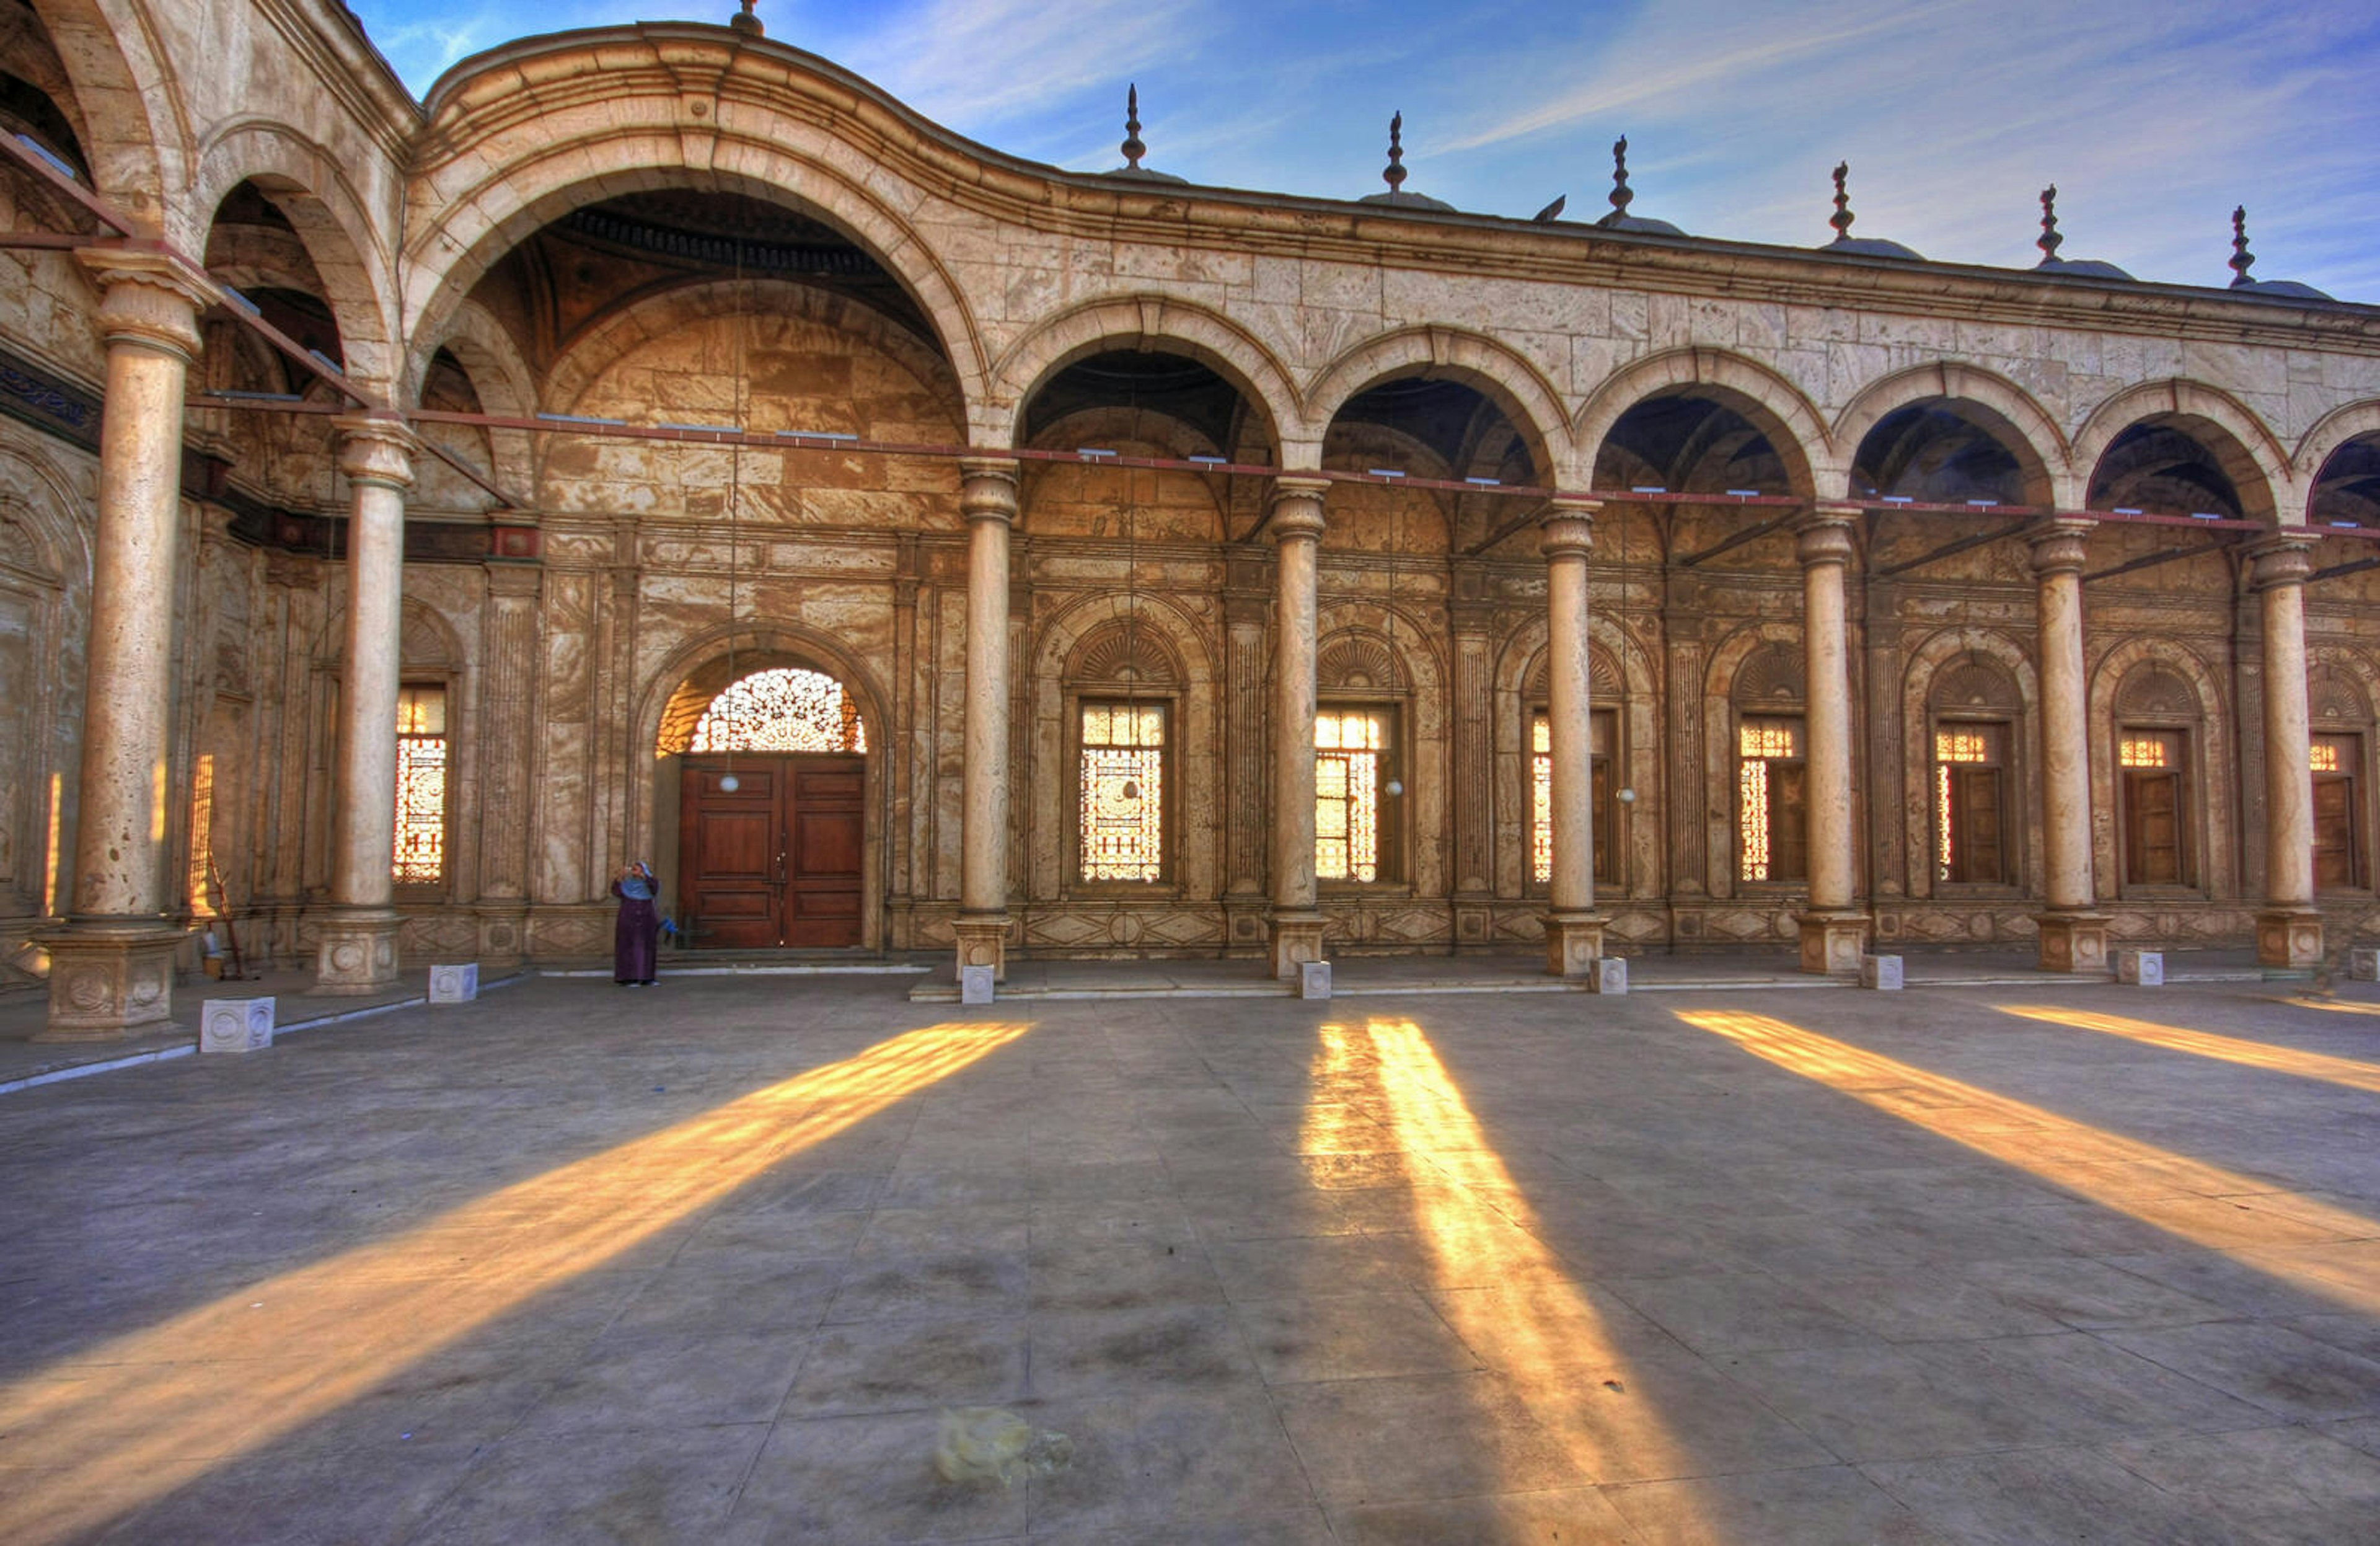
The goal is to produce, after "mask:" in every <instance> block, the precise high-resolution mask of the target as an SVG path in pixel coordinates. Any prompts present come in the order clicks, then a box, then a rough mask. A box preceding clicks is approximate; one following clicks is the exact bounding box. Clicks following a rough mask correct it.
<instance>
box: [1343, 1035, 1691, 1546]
mask: <svg viewBox="0 0 2380 1546" xmlns="http://www.w3.org/2000/svg"><path fill="white" fill-rule="evenodd" d="M1321 1037H1322V1045H1321V1048H1320V1050H1319V1051H1318V1053H1316V1055H1315V1060H1314V1067H1313V1078H1314V1094H1313V1099H1312V1101H1311V1102H1310V1103H1309V1105H1308V1107H1307V1117H1306V1124H1305V1132H1304V1134H1303V1135H1302V1141H1301V1144H1300V1147H1301V1149H1303V1150H1305V1152H1307V1153H1309V1154H1327V1153H1331V1152H1334V1151H1340V1150H1357V1151H1360V1150H1365V1149H1372V1150H1379V1149H1383V1148H1385V1149H1387V1150H1392V1151H1395V1152H1398V1153H1402V1154H1405V1155H1412V1156H1418V1157H1420V1158H1421V1159H1422V1160H1423V1161H1424V1162H1425V1163H1426V1164H1427V1167H1428V1169H1429V1170H1431V1171H1435V1172H1439V1173H1442V1174H1443V1176H1444V1179H1442V1180H1436V1179H1432V1178H1431V1177H1430V1176H1429V1175H1426V1174H1416V1175H1415V1176H1414V1177H1413V1179H1414V1182H1415V1186H1414V1189H1413V1219H1412V1230H1413V1233H1414V1235H1415V1236H1416V1237H1417V1238H1418V1239H1419V1241H1420V1242H1421V1245H1422V1247H1423V1248H1424V1250H1425V1251H1426V1253H1427V1257H1428V1260H1429V1265H1430V1269H1431V1279H1432V1282H1431V1283H1426V1284H1423V1285H1422V1286H1423V1287H1424V1288H1425V1289H1429V1288H1431V1287H1433V1286H1435V1287H1437V1288H1439V1289H1445V1288H1451V1287H1459V1286H1462V1285H1469V1284H1480V1283H1482V1282H1483V1281H1484V1282H1491V1283H1493V1284H1496V1285H1497V1286H1496V1288H1495V1289H1494V1290H1493V1299H1492V1304H1491V1305H1489V1304H1483V1305H1482V1306H1480V1307H1478V1309H1476V1310H1475V1311H1474V1312H1473V1313H1469V1314H1464V1313H1462V1312H1460V1311H1456V1312H1449V1311H1448V1310H1447V1309H1446V1307H1445V1305H1444V1303H1443V1302H1442V1303H1441V1307H1440V1308H1441V1313H1448V1314H1449V1319H1450V1320H1451V1321H1454V1322H1455V1323H1456V1330H1457V1332H1458V1333H1460V1334H1461V1335H1462V1337H1463V1340H1464V1341H1465V1342H1466V1343H1468V1344H1469V1345H1471V1346H1472V1347H1473V1348H1474V1349H1475V1350H1476V1351H1477V1352H1478V1354H1479V1355H1480V1357H1482V1358H1483V1359H1485V1360H1486V1361H1487V1362H1488V1365H1489V1366H1490V1367H1491V1368H1492V1369H1495V1371H1496V1372H1497V1373H1498V1374H1500V1376H1501V1377H1502V1378H1503V1380H1504V1382H1506V1383H1507V1384H1508V1385H1509V1387H1510V1388H1511V1390H1512V1394H1514V1395H1515V1396H1516V1397H1517V1398H1518V1400H1519V1401H1520V1403H1521V1405H1522V1406H1524V1408H1526V1410H1527V1413H1528V1415H1529V1417H1530V1418H1533V1419H1534V1420H1535V1421H1536V1422H1537V1423H1538V1424H1539V1425H1540V1426H1542V1427H1543V1428H1544V1429H1545V1430H1547V1431H1548V1433H1549V1434H1550V1435H1551V1436H1552V1437H1553V1438H1554V1440H1555V1441H1556V1442H1557V1443H1560V1445H1561V1446H1562V1448H1563V1449H1564V1450H1565V1451H1566V1452H1567V1453H1568V1455H1570V1457H1571V1459H1572V1460H1573V1463H1575V1464H1576V1465H1577V1466H1578V1467H1580V1468H1581V1469H1582V1470H1584V1471H1585V1473H1586V1475H1587V1476H1588V1477H1590V1478H1592V1479H1596V1480H1598V1481H1603V1480H1610V1479H1615V1478H1620V1479H1631V1480H1635V1479H1652V1478H1677V1477H1691V1476H1694V1475H1695V1474H1697V1469H1698V1467H1696V1465H1695V1463H1694V1458H1693V1456H1692V1454H1691V1452H1690V1451H1689V1450H1688V1449H1687V1448H1686V1447H1685V1446H1684V1445H1682V1444H1681V1443H1680V1442H1679V1440H1678V1437H1677V1435H1676V1434H1675V1433H1673V1432H1672V1431H1670V1429H1669V1427H1668V1426H1667V1425H1666V1424H1665V1423H1664V1422H1663V1421H1662V1420H1661V1418H1660V1417H1659V1415H1658V1413H1657V1412H1655V1411H1653V1410H1652V1409H1651V1408H1650V1406H1649V1405H1648V1404H1647V1402H1646V1401H1645V1398H1644V1396H1643V1395H1642V1394H1641V1393H1640V1392H1633V1391H1632V1390H1631V1389H1630V1388H1629V1387H1630V1386H1631V1385H1633V1380H1631V1379H1630V1378H1629V1374H1630V1372H1631V1371H1630V1370H1629V1369H1628V1359H1627V1357H1626V1355H1625V1353H1624V1352H1623V1351H1622V1350H1621V1347H1620V1346H1619V1345H1618V1342H1617V1339H1616V1338H1615V1337H1614V1336H1613V1335H1612V1334H1611V1332H1610V1330H1609V1326H1608V1323H1607V1321H1606V1318H1605V1316H1604V1315H1603V1314H1602V1313H1601V1312H1600V1311H1599V1310H1598V1309H1597V1307H1596V1305H1595V1303H1594V1302H1593V1301H1592V1299H1590V1297H1589V1296H1588V1295H1587V1293H1586V1291H1585V1289H1583V1288H1582V1287H1581V1286H1580V1284H1578V1283H1577V1281H1576V1269H1574V1268H1573V1267H1572V1266H1571V1264H1570V1263H1568V1262H1566V1261H1564V1260H1562V1259H1561V1257H1560V1253H1558V1252H1557V1251H1555V1250H1554V1249H1553V1248H1551V1247H1549V1246H1548V1245H1546V1244H1545V1243H1544V1242H1543V1241H1542V1240H1540V1239H1539V1238H1538V1236H1537V1232H1536V1224H1537V1221H1536V1215H1535V1213H1534V1212H1533V1211H1531V1209H1530V1207H1529V1205H1528V1202H1527V1200H1526V1199H1525V1198H1524V1196H1523V1194H1522V1192H1521V1190H1520V1187H1518V1186H1517V1185H1516V1184H1515V1183H1514V1182H1513V1180H1512V1175H1511V1172H1510V1171H1509V1170H1508V1169H1507V1167H1506V1166H1505V1163H1504V1162H1503V1160H1502V1159H1501V1158H1500V1157H1499V1155H1498V1154H1497V1151H1496V1149H1495V1147H1494V1145H1493V1144H1492V1143H1491V1142H1490V1141H1489V1140H1488V1136H1487V1134H1486V1133H1485V1132H1484V1131H1483V1130H1482V1129H1481V1127H1480V1125H1479V1121H1478V1118H1477V1117H1476V1116H1475V1115H1474V1114H1472V1111H1471V1107H1470V1104H1469V1102H1466V1101H1465V1100H1464V1099H1463V1092H1462V1090H1461V1088H1460V1087H1459V1086H1457V1084H1456V1083H1455V1081H1454V1078H1453V1076H1452V1075H1451V1074H1450V1073H1449V1072H1448V1070H1447V1068H1446V1065H1445V1064H1444V1063H1442V1062H1441V1061H1440V1060H1439V1055H1438V1053H1437V1051H1436V1049H1434V1048H1433V1047H1432V1046H1431V1045H1430V1041H1429V1038H1428V1036H1427V1034H1426V1033H1425V1032H1424V1031H1423V1030H1422V1029H1421V1027H1420V1026H1418V1025H1416V1024H1415V1023H1414V1022H1413V1021H1412V1020H1409V1019H1402V1018H1373V1019H1369V1020H1366V1022H1365V1023H1364V1024H1362V1025H1360V1026H1354V1025H1339V1024H1329V1025H1325V1026H1323V1027H1322V1030H1321ZM1460 1298H1463V1296H1459V1295H1453V1294H1446V1295H1442V1296H1441V1300H1442V1301H1444V1300H1453V1299H1460ZM1696 1539H1698V1540H1699V1539H1704V1537H1703V1536H1699V1535H1698V1536H1696Z"/></svg>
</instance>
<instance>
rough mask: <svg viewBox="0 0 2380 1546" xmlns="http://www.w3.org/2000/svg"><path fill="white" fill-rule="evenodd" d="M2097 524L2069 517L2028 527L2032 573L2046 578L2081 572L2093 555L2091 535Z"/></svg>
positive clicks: (2026, 532)
mask: <svg viewBox="0 0 2380 1546" xmlns="http://www.w3.org/2000/svg"><path fill="white" fill-rule="evenodd" d="M2098 524H2099V523H2098V522H2097V521H2095V520H2078V519H2074V518H2071V517H2068V518H2061V519H2055V520H2046V521H2043V522H2041V523H2040V524H2039V525H2037V526H2031V527H2027V528H2026V529H2025V533H2024V540H2025V541H2026V542H2029V543H2031V544H2032V546H2033V572H2034V574H2035V575H2036V576H2039V577H2040V578H2045V579H2046V578H2048V577H2049V576H2051V575H2060V574H2079V573H2081V572H2082V569H2083V560H2084V559H2085V558H2086V557H2088V556H2089V555H2090V547H2091V533H2092V531H2093V530H2095V528H2096V527H2097V526H2098Z"/></svg>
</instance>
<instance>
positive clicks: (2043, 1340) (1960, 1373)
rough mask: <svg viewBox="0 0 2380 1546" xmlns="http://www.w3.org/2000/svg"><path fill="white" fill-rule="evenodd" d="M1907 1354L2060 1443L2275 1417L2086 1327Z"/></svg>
mask: <svg viewBox="0 0 2380 1546" xmlns="http://www.w3.org/2000/svg"><path fill="white" fill-rule="evenodd" d="M1910 1352H1911V1354H1912V1355H1913V1357H1916V1358H1917V1359H1918V1360H1919V1361H1921V1362H1923V1363H1925V1365H1927V1366H1928V1367H1929V1368H1932V1369H1937V1370H1938V1371H1939V1372H1940V1377H1941V1380H1942V1382H1943V1383H1944V1384H1945V1385H1946V1386H1954V1387H1957V1388H1960V1389H1963V1390H1973V1391H1977V1392H1981V1393H1985V1394H1990V1395H1994V1396H1997V1397H1998V1398H1999V1399H2000V1400H2002V1401H2005V1402H2007V1403H2008V1404H2009V1405H2010V1406H2018V1407H2021V1408H2022V1409H2023V1410H2024V1411H2026V1412H2027V1413H2029V1414H2031V1415H2032V1416H2033V1417H2034V1418H2036V1419H2038V1420H2039V1421H2040V1422H2041V1423H2042V1424H2043V1425H2044V1426H2045V1427H2046V1430H2048V1431H2049V1432H2050V1433H2052V1434H2054V1435H2055V1436H2056V1437H2057V1438H2058V1439H2061V1440H2071V1441H2075V1442H2078V1443H2095V1442H2099V1441H2104V1440H2108V1439H2114V1438H2118V1437H2120V1436H2123V1435H2127V1434H2143V1433H2158V1432H2168V1431H2175V1430H2213V1429H2223V1428H2253V1427H2257V1426H2260V1425H2262V1424H2264V1423H2265V1422H2268V1421H2269V1420H2271V1419H2270V1418H2268V1417H2267V1416H2266V1415H2265V1413H2264V1412H2263V1410H2262V1409H2261V1408H2258V1407H2255V1406H2250V1405H2248V1404H2247V1403H2245V1402H2242V1401H2239V1400H2235V1399H2234V1398H2232V1397H2231V1396H2228V1395H2226V1394H2223V1393H2222V1392H2221V1391H2219V1390H2216V1388H2215V1387H2214V1386H2212V1385H2206V1384H2202V1383H2200V1382H2198V1381H2196V1380H2193V1379H2189V1378H2187V1377H2185V1376H2183V1375H2180V1374H2177V1373H2175V1372H2174V1371H2173V1370H2171V1369H2166V1368H2164V1367H2163V1366H2161V1365H2159V1364H2156V1363H2155V1362H2152V1361H2151V1360H2149V1359H2148V1358H2145V1357H2139V1356H2137V1355H2135V1354H2133V1353H2130V1352H2127V1351H2125V1350H2124V1349H2123V1348H2122V1347H2121V1346H2119V1345H2111V1344H2110V1343H2109V1342H2107V1341H2106V1340H2103V1339H2102V1338H2101V1337H2100V1336H2098V1335H2094V1334H2091V1333H2083V1332H2061V1333H2055V1334H2051V1335H2046V1336H2012V1337H1993V1338H1987V1339H1981V1340H1974V1341H1965V1342H1935V1343H1924V1344H1919V1345H1915V1346H1913V1347H1912V1348H1911V1349H1910Z"/></svg>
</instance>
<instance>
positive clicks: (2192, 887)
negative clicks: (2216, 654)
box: [2090, 637, 2240, 902]
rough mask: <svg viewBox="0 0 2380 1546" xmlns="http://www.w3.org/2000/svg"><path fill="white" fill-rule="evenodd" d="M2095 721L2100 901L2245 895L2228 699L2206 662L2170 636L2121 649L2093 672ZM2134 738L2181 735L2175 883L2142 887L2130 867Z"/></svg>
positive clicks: (2173, 750) (2173, 747) (2174, 747)
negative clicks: (2129, 762)
mask: <svg viewBox="0 0 2380 1546" xmlns="http://www.w3.org/2000/svg"><path fill="white" fill-rule="evenodd" d="M2090 723H2091V783H2092V801H2091V804H2092V823H2093V832H2092V835H2093V849H2094V852H2093V863H2094V874H2095V878H2096V883H2097V887H2098V890H2099V893H2100V895H2102V896H2114V897H2130V898H2137V899H2145V900H2149V901H2152V902H2153V901H2155V900H2156V899H2159V898H2175V899H2181V900H2187V899H2190V898H2192V897H2199V896H2204V897H2208V898H2214V899H2224V898H2230V897H2236V896H2237V895H2239V878H2238V869H2237V866H2236V864H2235V862H2234V859H2233V852H2234V846H2233V842H2232V835H2233V834H2232V822H2233V821H2234V819H2235V818H2234V816H2233V813H2234V812H2236V811H2237V810H2239V809H2240V806H2239V795H2238V766H2237V763H2236V761H2235V760H2234V758H2233V756H2232V755H2231V753H2230V751H2229V748H2230V746H2231V744H2232V743H2231V739H2230V736H2231V726H2230V724H2229V716H2228V712H2227V710H2226V704H2225V698H2224V694H2223V692H2222V689H2221V688H2220V687H2219V686H2218V685H2217V683H2216V679H2215V676H2214V674H2213V672H2211V671H2210V670H2209V669H2208V668H2207V666H2206V664H2205V663H2204V662H2203V661H2201V660H2200V659H2199V658H2198V656H2197V655H2196V654H2195V653H2193V652H2192V651H2190V650H2189V649H2188V648H2187V647H2185V646H2183V645H2180V644H2179V643H2176V642H2174V641H2172V640H2170V639H2163V638H2152V637H2136V638H2132V639H2126V640H2123V641H2122V642H2120V643H2118V644H2116V645H2115V646H2114V647H2113V648H2111V649H2109V650H2108V651H2107V654H2106V655H2104V656H2103V657H2101V659H2100V660H2099V661H2098V662H2097V663H2096V664H2095V667H2094V668H2093V671H2092V674H2091V699H2090ZM2127 736H2131V738H2133V739H2143V738H2148V737H2155V736H2179V737H2180V739H2179V741H2178V742H2172V743H2169V744H2168V752H2167V756H2168V761H2169V762H2170V764H2171V771H2172V772H2173V773H2176V774H2178V775H2179V777H2180V781H2181V783H2180V790H2179V791H2178V793H2177V804H2178V806H2179V808H2180V816H2179V818H2178V819H2177V822H2176V826H2175V831H2176V833H2177V834H2178V836H2179V840H2180V844H2181V845H2182V859H2181V864H2180V870H2181V878H2180V879H2179V880H2176V881H2173V882H2169V883H2168V882H2156V881H2142V880H2136V879H2133V878H2131V874H2129V873H2128V870H2127V866H2126V863H2125V860H2126V859H2127V858H2128V857H2129V855H2130V853H2131V849H2130V848H2129V847H2128V846H2127V844H2126V841H2125V838H2126V833H2125V830H2124V826H2125V823H2126V822H2128V821H2131V820H2133V819H2135V818H2134V811H2133V808H2132V803H2131V801H2129V800H2128V799H2127V798H2126V797H2125V795H2124V789H2125V784H2126V777H2125V775H2126V773H2127V771H2128V770H2127V769H2126V768H2125V767H2124V766H2123V765H2122V763H2123V761H2124V757H2125V753H2124V749H2123V747H2122V742H2123V741H2124V740H2125V739H2126V738H2127ZM2131 771H2146V770H2131Z"/></svg>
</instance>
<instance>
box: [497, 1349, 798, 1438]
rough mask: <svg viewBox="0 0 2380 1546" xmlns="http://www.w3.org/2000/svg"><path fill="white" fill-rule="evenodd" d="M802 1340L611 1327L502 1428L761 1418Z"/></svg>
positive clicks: (610, 1427)
mask: <svg viewBox="0 0 2380 1546" xmlns="http://www.w3.org/2000/svg"><path fill="white" fill-rule="evenodd" d="M809 1349H810V1340H809V1336H808V1334H807V1333H792V1332H775V1333H768V1332H763V1333H726V1334H722V1333H701V1332H695V1333H686V1332H665V1333H645V1332H636V1331H619V1332H615V1333H613V1334H611V1335H608V1336H604V1337H601V1338H598V1339H597V1340H596V1341H595V1342H594V1343H593V1344H592V1345H589V1347H588V1348H587V1350H586V1352H585V1353H584V1355H583V1356H582V1357H581V1358H580V1359H579V1362H578V1364H577V1367H576V1368H574V1369H570V1370H569V1371H568V1372H567V1373H565V1375H563V1376H562V1378H561V1379H560V1380H559V1381H557V1382H554V1383H553V1385H552V1386H551V1388H549V1389H548V1390H547V1391H546V1392H545V1394H544V1395H543V1397H542V1398H541V1399H540V1400H539V1401H538V1403H537V1404H536V1406H533V1407H531V1408H530V1409H529V1411H528V1413H527V1415H525V1416H524V1417H522V1418H521V1419H520V1421H519V1423H518V1425H517V1426H516V1427H515V1428H514V1429H513V1430H512V1435H511V1436H513V1437H516V1438H521V1439H535V1438H541V1437H550V1436H553V1435H555V1434H562V1433H606V1432H614V1431H619V1430H643V1429H650V1428H695V1427H705V1426H714V1425H719V1426H725V1425H735V1424H740V1423H755V1422H767V1421H769V1420H770V1419H771V1418H774V1417H775V1416H776V1415H777V1408H778V1407H779V1406H782V1405H783V1402H784V1399H785V1392H786V1391H787V1390H788V1389H789V1388H791V1386H792V1385H793V1382H794V1376H795V1373H796V1372H797V1371H798V1370H799V1369H801V1367H802V1361H803V1359H804V1358H806V1357H807V1356H808V1354H809ZM599 1442H606V1443H608V1442H609V1441H599Z"/></svg>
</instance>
